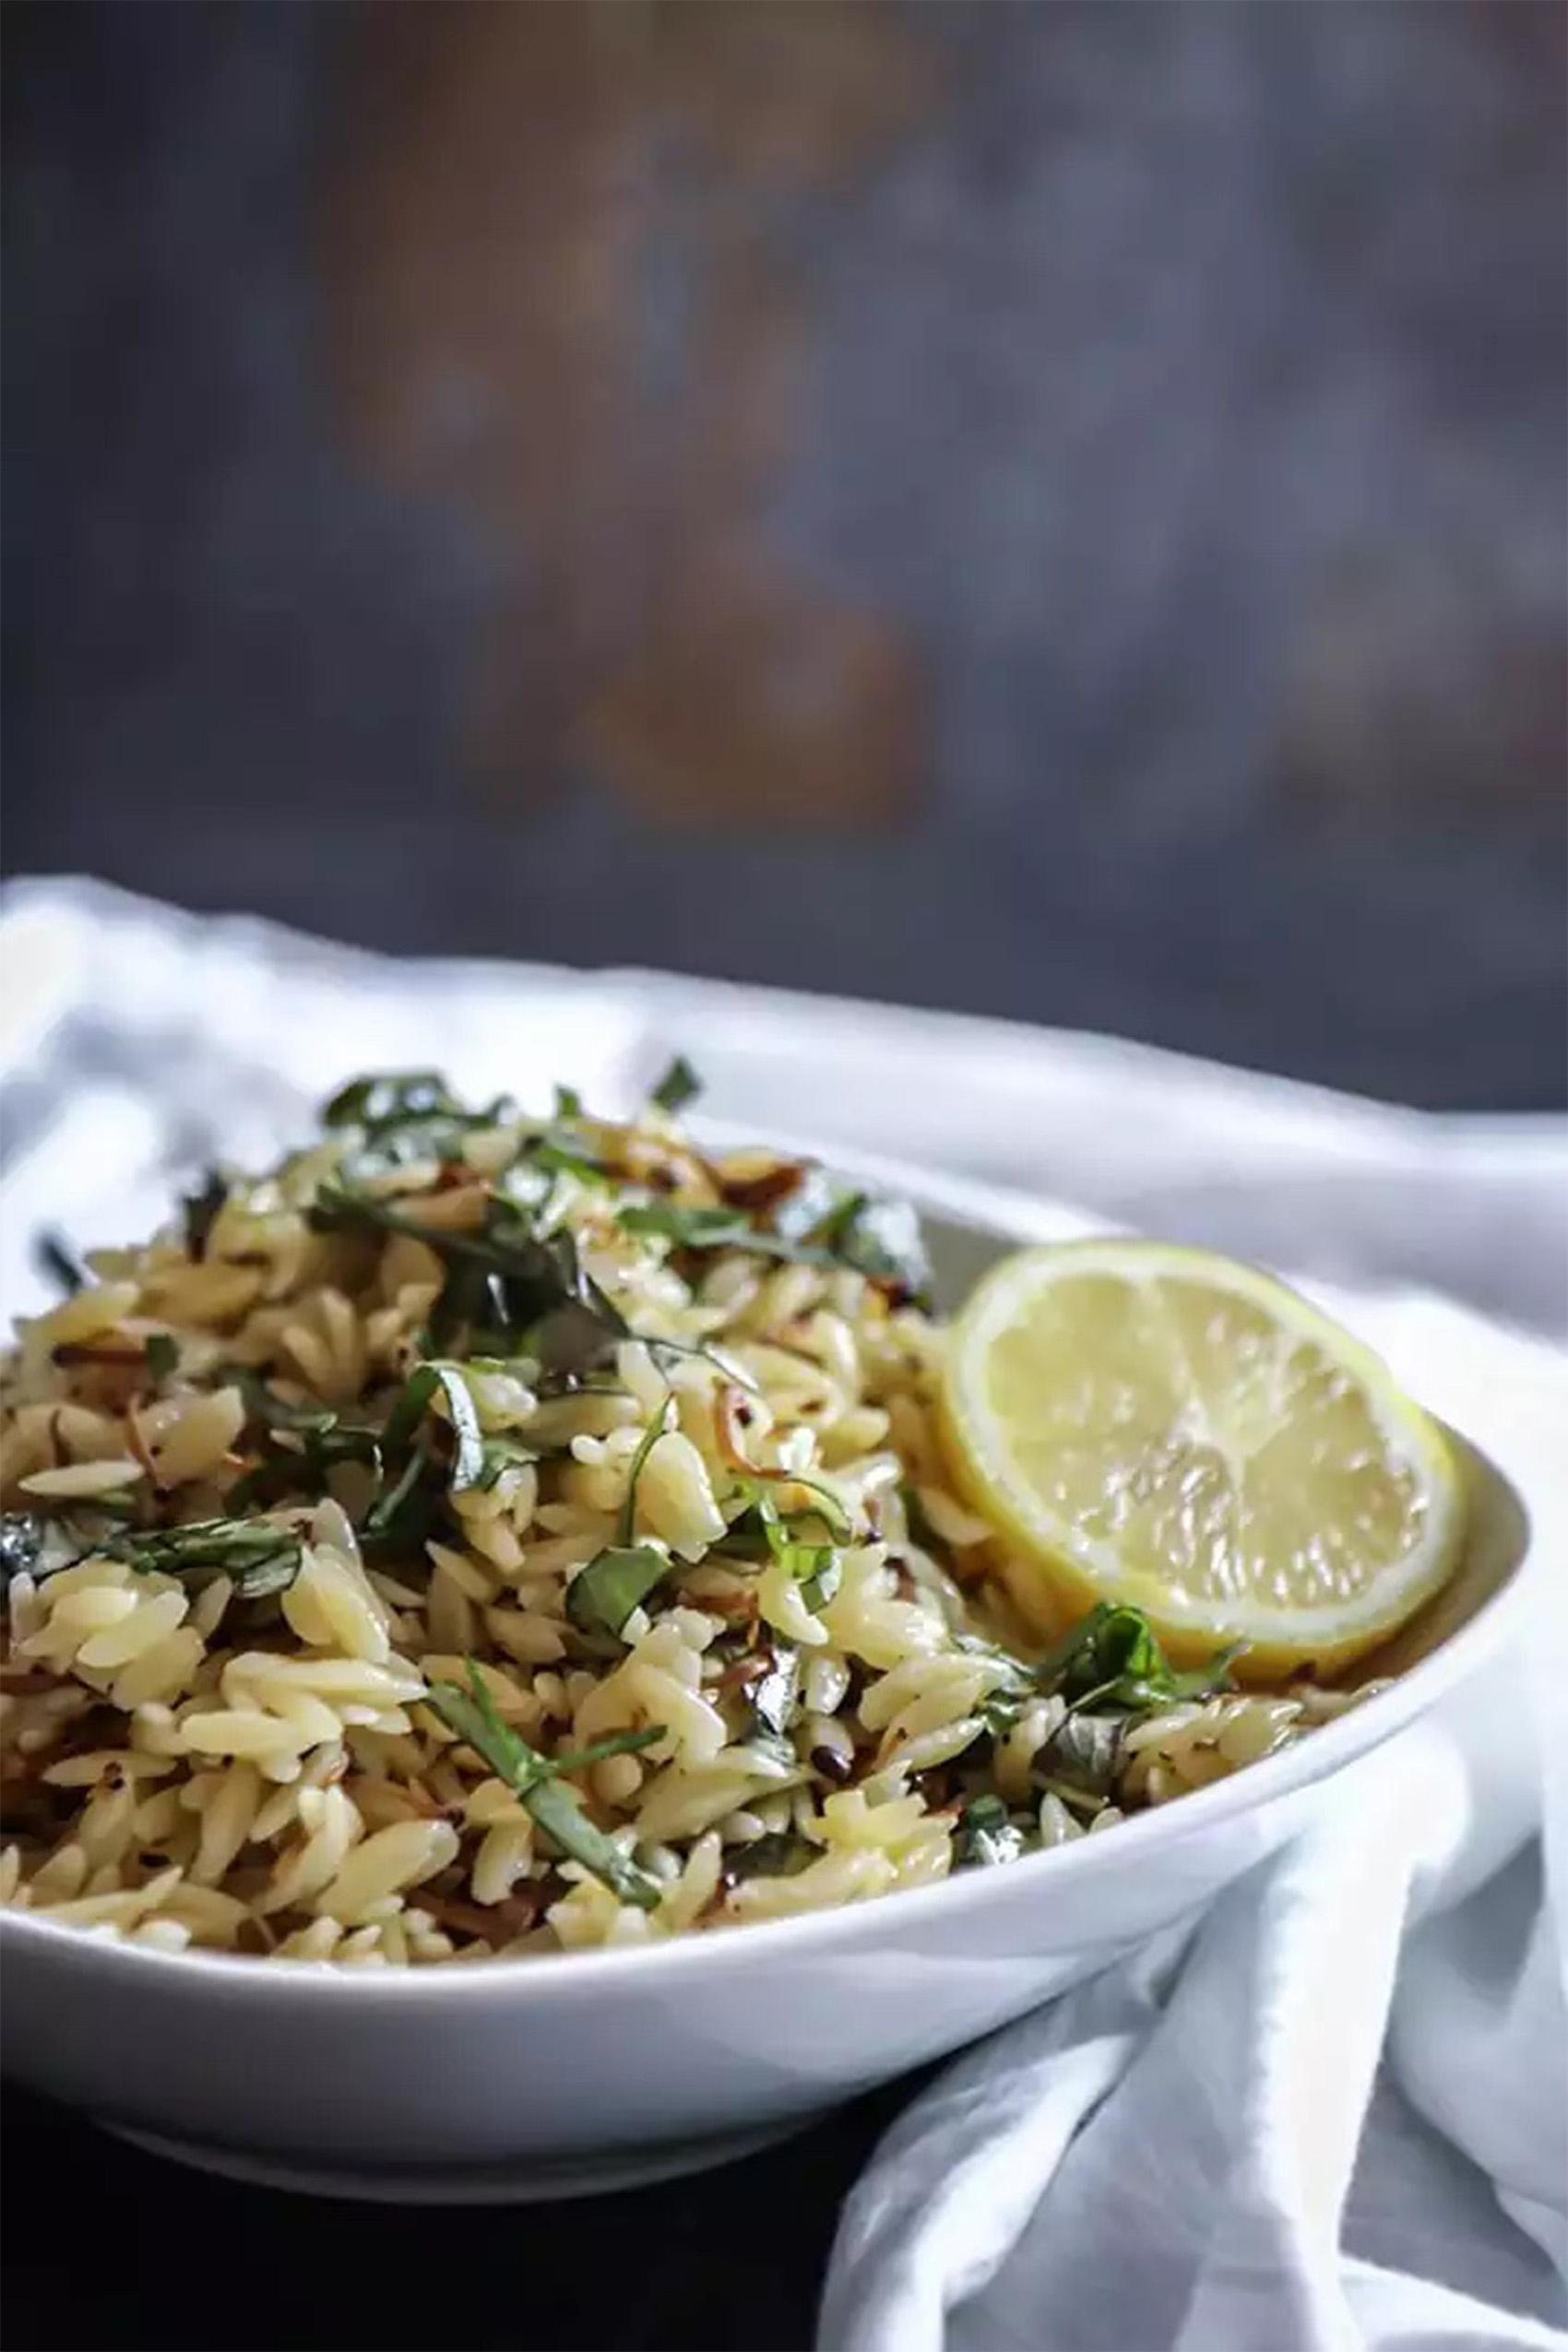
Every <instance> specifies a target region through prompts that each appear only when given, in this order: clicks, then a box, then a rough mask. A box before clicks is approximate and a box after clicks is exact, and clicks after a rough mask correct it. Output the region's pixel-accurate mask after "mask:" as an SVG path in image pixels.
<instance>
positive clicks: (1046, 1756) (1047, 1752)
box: [1038, 1713, 1127, 1798]
mask: <svg viewBox="0 0 1568 2352" xmlns="http://www.w3.org/2000/svg"><path fill="white" fill-rule="evenodd" d="M1126 1736H1127V1717H1126V1716H1124V1715H1090V1714H1087V1713H1085V1714H1073V1715H1069V1716H1067V1717H1066V1718H1065V1720H1064V1721H1063V1722H1062V1723H1059V1724H1058V1725H1057V1727H1056V1729H1055V1730H1054V1731H1053V1732H1052V1733H1051V1737H1050V1739H1049V1740H1047V1741H1046V1743H1045V1745H1044V1747H1043V1748H1042V1749H1041V1750H1040V1752H1039V1759H1038V1761H1039V1764H1042V1765H1043V1766H1044V1767H1045V1771H1046V1774H1047V1776H1048V1777H1049V1778H1051V1780H1053V1781H1057V1782H1061V1781H1066V1782H1068V1783H1069V1784H1070V1786H1071V1787H1073V1788H1080V1789H1082V1790H1083V1791H1084V1792H1085V1794H1086V1795H1087V1796H1091V1797H1106V1798H1109V1797H1110V1795H1111V1791H1112V1789H1113V1788H1114V1787H1115V1785H1116V1776H1117V1774H1118V1773H1119V1772H1120V1770H1121V1768H1122V1750H1123V1741H1124V1740H1125V1739H1126Z"/></svg>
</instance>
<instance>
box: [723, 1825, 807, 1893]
mask: <svg viewBox="0 0 1568 2352" xmlns="http://www.w3.org/2000/svg"><path fill="white" fill-rule="evenodd" d="M820 1859H822V1849H821V1847H817V1846H813V1845H812V1844H811V1843H810V1841H809V1840H808V1839H806V1838H804V1837H798V1836H797V1835H795V1833H794V1832H793V1831H792V1830H773V1831H770V1832H769V1834H768V1835H766V1837H754V1838H753V1839H752V1841H751V1844H750V1845H749V1846H732V1847H731V1848H730V1849H729V1851H728V1853H727V1854H726V1855H725V1857H724V1878H725V1883H726V1884H728V1885H730V1886H739V1885H741V1884H742V1883H743V1882H744V1881H745V1880H747V1879H749V1878H794V1877H796V1876H797V1875H798V1873H799V1872H800V1871H803V1870H806V1869H808V1868H809V1867H810V1865H811V1864H812V1863H813V1862H815V1861H820Z"/></svg>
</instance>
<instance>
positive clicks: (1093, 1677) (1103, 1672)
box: [1031, 1600, 1246, 1714]
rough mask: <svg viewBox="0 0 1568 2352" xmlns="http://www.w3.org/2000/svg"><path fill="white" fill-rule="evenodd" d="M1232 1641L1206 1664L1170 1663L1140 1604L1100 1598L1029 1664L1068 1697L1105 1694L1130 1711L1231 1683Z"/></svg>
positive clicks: (1235, 1648) (1236, 1650)
mask: <svg viewBox="0 0 1568 2352" xmlns="http://www.w3.org/2000/svg"><path fill="white" fill-rule="evenodd" d="M1245 1647H1246V1644H1245V1643H1244V1642H1233V1643H1231V1644H1229V1646H1228V1647H1226V1648H1225V1649H1222V1650H1219V1651H1218V1652H1217V1653H1216V1655H1215V1656H1214V1657H1212V1658H1210V1659H1209V1661H1208V1663H1207V1664H1206V1665H1205V1666H1200V1667H1193V1668H1190V1669H1185V1670H1178V1669H1175V1668H1173V1667H1172V1666H1171V1665H1170V1662H1169V1661H1168V1659H1167V1658H1166V1656H1165V1653H1164V1651H1163V1650H1162V1649H1161V1648H1160V1645H1159V1643H1158V1640H1157V1639H1156V1638H1155V1634H1154V1631H1153V1628H1152V1627H1151V1626H1150V1624H1149V1621H1148V1619H1147V1618H1146V1616H1145V1615H1144V1612H1143V1610H1141V1609H1134V1608H1133V1607H1131V1606H1130V1604H1128V1603H1127V1602H1125V1601H1109V1600H1102V1601H1099V1603H1097V1605H1096V1606H1095V1607H1094V1608H1093V1609H1091V1610H1089V1612H1088V1614H1087V1617H1084V1618H1081V1619H1080V1620H1079V1621H1078V1623H1077V1624H1076V1625H1075V1626H1073V1627H1072V1628H1071V1630H1070V1631H1069V1632H1068V1633H1065V1634H1064V1635H1063V1639H1062V1640H1061V1641H1060V1642H1058V1643H1057V1645H1056V1646H1055V1648H1054V1649H1051V1650H1050V1651H1048V1652H1047V1654H1046V1655H1045V1657H1042V1658H1039V1659H1038V1660H1037V1661H1036V1662H1035V1665H1034V1667H1033V1668H1032V1669H1031V1672H1032V1675H1033V1678H1034V1681H1035V1682H1036V1684H1037V1686H1038V1687H1039V1689H1040V1690H1042V1691H1047V1692H1055V1693H1060V1694H1061V1695H1062V1696H1063V1698H1065V1699H1068V1700H1070V1701H1082V1700H1084V1699H1086V1698H1087V1697H1089V1696H1091V1695H1092V1696H1093V1697H1095V1698H1104V1699H1106V1700H1108V1701H1109V1702H1110V1704H1111V1705H1112V1706H1117V1707H1122V1708H1124V1709H1126V1710H1127V1712H1128V1713H1130V1714H1146V1713H1147V1712H1149V1710H1151V1709H1152V1708H1155V1707H1161V1706H1169V1705H1170V1704H1171V1703H1172V1702H1173V1701H1174V1700H1177V1699H1187V1698H1203V1697H1208V1696H1209V1695H1211V1694H1212V1693H1215V1692H1218V1691H1226V1690H1229V1687H1230V1677H1229V1670H1228V1669H1229V1667H1230V1665H1231V1663H1232V1661H1233V1660H1234V1659H1235V1658H1237V1657H1240V1656H1241V1652H1242V1651H1243V1650H1244V1649H1245Z"/></svg>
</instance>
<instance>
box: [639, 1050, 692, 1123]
mask: <svg viewBox="0 0 1568 2352" xmlns="http://www.w3.org/2000/svg"><path fill="white" fill-rule="evenodd" d="M701 1092H702V1080H701V1079H700V1078H699V1077H698V1075H697V1074H696V1072H695V1070H694V1069H693V1067H692V1065H691V1063H689V1062H688V1061H687V1059H686V1057H685V1055H684V1054H683V1053H678V1054H677V1055H676V1056H675V1059H674V1060H673V1062H671V1064H670V1067H669V1068H668V1069H667V1070H666V1071H665V1073H664V1075H663V1076H662V1077H661V1078H660V1079H659V1084H658V1085H657V1086H656V1087H654V1089H653V1091H652V1093H651V1094H650V1095H649V1097H648V1100H649V1101H650V1102H656V1103H657V1104H658V1105H659V1109H660V1111H671V1112H674V1111H683V1110H684V1109H685V1107H686V1105H687V1103H688V1102H695V1099H696V1098H697V1096H698V1095H699V1094H701Z"/></svg>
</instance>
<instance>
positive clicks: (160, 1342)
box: [142, 1331, 180, 1382]
mask: <svg viewBox="0 0 1568 2352" xmlns="http://www.w3.org/2000/svg"><path fill="white" fill-rule="evenodd" d="M142 1354H143V1355H144V1356H145V1357H146V1359H147V1372H148V1379H149V1380H151V1381H155V1382H156V1381H160V1380H167V1379H168V1377H169V1375H170V1373H171V1372H175V1371H177V1370H178V1368H179V1362H180V1343H179V1341H178V1340H177V1339H176V1338H175V1336H174V1335H173V1333H172V1331H150V1332H148V1336H147V1337H146V1339H145V1340H144V1341H143V1342H142Z"/></svg>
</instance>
